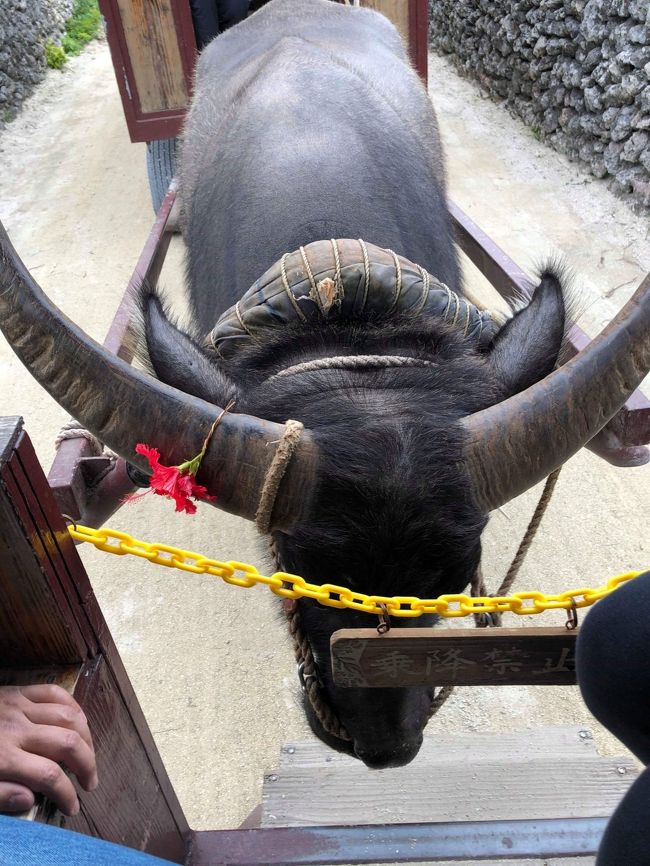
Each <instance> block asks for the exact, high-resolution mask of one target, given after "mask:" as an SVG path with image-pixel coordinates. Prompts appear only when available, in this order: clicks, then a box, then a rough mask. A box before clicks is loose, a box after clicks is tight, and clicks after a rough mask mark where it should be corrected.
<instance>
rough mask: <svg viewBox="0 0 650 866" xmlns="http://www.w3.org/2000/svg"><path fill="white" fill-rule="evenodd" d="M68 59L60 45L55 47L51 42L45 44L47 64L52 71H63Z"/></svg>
mask: <svg viewBox="0 0 650 866" xmlns="http://www.w3.org/2000/svg"><path fill="white" fill-rule="evenodd" d="M67 59H68V58H67V57H66V54H65V51H64V50H63V48H61V46H60V45H55V44H54V42H51V41H50V42H46V43H45V62H46V63H47V65H48V66H49V67H50V69H62V68H63V66H64V64H65V62H66V60H67Z"/></svg>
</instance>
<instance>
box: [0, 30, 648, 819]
mask: <svg viewBox="0 0 650 866" xmlns="http://www.w3.org/2000/svg"><path fill="white" fill-rule="evenodd" d="M431 93H432V96H433V99H434V103H435V105H436V107H437V109H438V112H439V116H440V122H441V127H442V132H443V137H444V141H445V145H446V148H447V159H448V167H449V176H450V184H451V192H452V196H453V197H454V198H455V199H456V200H457V201H458V203H459V204H460V205H461V207H463V208H464V209H465V210H466V211H468V213H469V214H470V215H471V216H472V217H473V218H474V219H475V220H476V221H477V222H478V223H479V224H480V225H481V226H482V227H483V228H484V229H485V230H486V231H487V232H488V233H489V234H490V235H492V236H493V237H494V239H495V240H497V241H498V242H500V243H501V244H502V246H504V248H505V249H506V250H507V251H508V252H509V253H510V254H511V255H513V256H514V258H515V259H516V260H517V261H518V262H519V263H520V264H521V265H523V266H524V267H526V268H530V267H532V265H533V264H534V262H535V261H537V260H539V258H540V256H541V257H543V256H546V255H548V254H552V253H557V252H559V253H561V254H564V255H565V256H566V258H567V260H568V261H569V263H570V264H571V265H572V266H573V268H574V269H575V271H576V273H577V281H578V284H579V286H580V287H581V289H582V291H583V293H584V297H585V299H586V300H585V304H584V306H585V307H586V313H585V316H584V317H583V324H584V326H585V328H586V329H587V330H588V331H589V332H590V333H595V332H597V331H598V329H599V327H600V326H601V325H602V324H603V322H605V321H606V320H608V319H609V318H610V317H611V314H612V311H613V310H614V309H616V308H617V307H619V306H620V304H621V303H622V302H623V301H624V299H625V297H627V296H628V295H629V293H630V292H631V290H632V289H633V287H634V286H635V285H636V284H637V283H638V282H639V281H640V279H641V277H642V276H643V273H644V269H647V268H648V267H650V242H649V240H648V226H647V223H646V222H644V221H643V220H642V219H641V218H640V217H638V216H635V215H633V214H631V213H630V212H629V211H628V210H627V208H626V207H625V206H624V205H623V204H621V203H620V202H619V201H617V200H616V199H615V198H614V197H612V196H611V195H610V193H609V192H608V191H607V190H606V189H605V187H604V185H603V184H602V183H601V182H599V181H595V180H593V179H590V178H588V177H587V176H585V175H583V174H582V173H581V172H580V171H579V170H578V169H576V168H575V167H574V166H571V165H570V164H569V163H568V162H567V161H566V160H564V159H563V158H562V157H560V156H558V155H557V154H554V153H552V152H551V151H549V150H547V149H546V148H545V147H543V146H542V145H541V144H539V143H538V142H537V141H535V139H534V138H533V137H532V135H531V134H530V133H529V132H528V131H526V130H525V129H524V128H523V127H522V126H521V125H520V124H519V123H518V122H516V121H514V120H512V119H511V118H509V117H508V115H507V114H505V112H503V110H502V109H500V108H499V107H497V106H494V105H493V104H492V103H489V102H486V101H484V100H482V99H481V98H480V97H479V96H478V95H477V93H476V91H475V90H474V89H473V87H472V86H471V85H469V84H468V83H466V82H464V81H462V80H460V79H459V78H458V77H457V76H456V74H455V73H454V72H453V71H452V70H451V67H449V66H448V65H447V64H446V63H445V62H444V61H442V60H440V59H437V58H432V69H431ZM0 164H1V172H0V215H1V218H2V220H3V221H4V223H5V225H6V227H7V229H8V231H9V233H10V236H11V237H12V239H13V241H14V243H15V245H16V247H17V249H18V250H19V251H20V253H21V254H22V256H23V257H24V260H25V261H26V263H27V265H28V266H29V267H30V268H31V270H32V272H33V274H34V275H35V277H36V278H37V279H38V280H39V281H40V282H41V284H42V286H43V288H44V289H45V290H46V292H47V293H48V294H49V295H50V297H51V298H52V299H53V300H54V301H55V302H56V303H57V304H59V305H60V306H61V308H62V309H63V310H64V311H65V312H66V313H67V314H68V315H69V316H70V317H71V318H73V319H74V320H75V321H76V322H78V323H79V324H80V325H81V326H82V327H84V328H85V329H86V330H87V331H88V333H90V334H91V335H92V336H93V337H95V338H98V339H100V340H101V339H103V337H104V334H105V331H106V329H107V327H108V324H109V322H110V319H111V316H112V313H113V311H114V309H115V307H116V305H117V302H118V299H119V297H120V295H121V292H122V291H123V288H124V287H125V285H126V283H127V280H128V277H129V274H130V271H131V269H132V267H133V266H134V264H135V262H136V260H137V257H138V254H139V252H140V250H141V248H142V245H143V243H144V241H145V238H146V236H147V233H148V230H149V227H150V224H151V222H152V213H151V206H150V202H149V195H148V189H147V182H146V172H145V154H144V146H143V145H132V144H131V143H130V142H129V139H128V135H127V132H126V126H125V123H124V120H123V117H122V112H121V107H120V103H119V99H118V95H117V87H116V85H115V80H114V77H113V70H112V67H111V63H110V58H109V54H108V49H107V47H106V45H105V44H103V43H101V42H98V43H94V44H93V45H91V46H90V47H89V49H88V50H87V51H86V52H85V53H84V54H83V55H82V56H81V57H79V58H77V59H75V60H73V61H72V62H71V63H70V64H69V66H68V67H67V69H66V70H65V72H64V73H63V74H62V75H61V74H58V73H52V74H51V75H50V76H49V77H48V79H47V80H46V82H45V83H44V84H43V85H42V86H41V87H40V89H39V91H38V92H37V94H36V95H35V96H34V97H33V99H32V100H31V101H30V103H29V105H28V106H27V107H26V109H25V111H24V112H23V113H22V115H21V116H20V117H19V118H18V119H17V120H16V121H15V122H14V123H13V124H11V126H10V127H9V128H7V129H6V130H5V131H4V133H3V134H2V136H0ZM180 246H181V242H180V240H175V241H174V247H175V249H174V250H173V251H172V255H171V256H170V261H169V265H168V266H167V267H166V268H165V272H164V274H163V284H164V285H165V287H166V288H167V290H168V291H169V292H170V294H171V295H173V296H174V297H177V298H178V299H179V303H182V295H181V289H182V270H181V268H180V261H181V255H182V251H181V249H180ZM468 279H469V280H470V282H471V284H472V285H474V286H479V285H480V282H479V281H476V278H475V276H474V275H472V274H468ZM0 396H1V404H0V405H1V408H2V413H3V414H4V415H11V414H21V415H23V416H24V418H25V424H26V428H27V430H28V432H29V433H30V435H31V436H32V438H33V440H34V442H35V445H36V449H37V453H38V455H39V457H40V459H41V462H42V463H43V464H44V466H45V467H49V464H50V462H51V459H52V456H53V441H54V438H55V435H56V433H57V431H58V430H59V428H60V426H61V425H62V424H63V423H64V422H65V420H66V415H65V413H64V412H63V410H61V409H60V408H59V407H58V406H57V405H56V404H55V403H54V402H53V401H52V400H51V399H50V398H49V397H48V396H47V395H46V394H45V393H44V392H43V391H42V390H41V389H40V387H39V386H38V385H36V384H35V382H33V380H32V379H31V378H30V377H29V376H28V374H27V373H26V372H25V371H24V369H23V368H22V367H21V365H20V364H19V362H18V361H17V359H16V358H15V357H14V355H13V354H12V352H11V351H10V350H9V349H8V347H7V346H6V344H5V343H4V342H3V341H1V340H0ZM533 506H534V492H531V493H529V494H527V495H525V496H523V497H521V498H520V499H518V500H517V501H515V502H512V503H510V504H509V505H508V506H506V508H505V509H503V511H501V512H497V513H496V514H495V515H494V517H493V519H492V521H491V524H490V527H489V529H488V531H487V533H486V538H485V572H486V575H487V578H488V581H489V583H490V585H491V586H492V587H495V586H496V584H497V582H498V580H499V579H500V577H501V576H502V575H503V573H504V570H505V568H506V567H507V562H508V559H509V557H510V556H511V555H512V553H513V552H514V550H515V548H516V546H517V544H518V541H519V539H520V537H521V533H522V531H523V528H524V525H525V522H526V520H527V519H528V517H529V515H530V513H531V511H532V508H533ZM649 513H650V468H648V467H645V468H643V469H641V470H634V471H629V470H628V471H621V470H614V469H612V468H611V467H609V466H607V465H605V464H604V463H603V462H602V461H600V460H598V459H597V458H596V457H594V456H593V455H591V454H590V453H588V452H584V453H581V454H579V455H578V456H577V457H576V458H574V459H573V460H572V461H571V462H570V463H569V464H568V465H567V467H566V469H565V471H564V473H563V476H562V479H561V481H560V483H559V487H558V492H557V495H556V499H555V501H554V502H553V504H552V506H551V508H550V510H549V513H548V515H547V518H546V520H545V523H544V526H543V529H542V531H541V533H540V538H539V540H538V541H537V542H536V544H535V546H534V548H533V550H532V552H531V554H530V556H529V559H528V561H527V563H526V566H525V567H524V569H523V571H522V574H521V578H520V582H519V586H520V588H525V589H530V588H537V587H541V588H544V589H547V590H549V591H553V590H556V589H560V588H568V587H570V586H580V585H584V584H592V583H594V582H596V583H597V582H600V581H602V580H603V579H605V578H606V577H608V576H610V575H612V574H615V573H619V572H621V571H624V570H627V569H629V568H632V567H640V566H642V565H650V529H649V527H648V514H649ZM110 523H111V525H113V526H115V527H116V528H119V529H128V531H131V532H133V534H135V535H136V536H139V537H142V538H145V539H148V540H160V541H165V542H167V543H170V544H179V545H182V546H183V547H186V548H189V549H193V550H197V551H201V552H205V553H207V554H209V555H214V556H218V557H220V558H238V559H243V560H247V561H251V562H254V563H257V564H259V563H263V562H264V560H263V550H262V547H261V545H260V543H259V541H258V539H257V538H256V534H255V531H254V530H253V528H252V527H251V526H249V525H247V524H246V523H244V522H243V521H240V520H238V519H236V518H232V517H229V516H223V515H218V514H217V513H216V512H215V511H214V510H213V509H210V508H203V509H201V510H200V511H199V513H198V515H197V516H196V517H195V518H193V519H190V518H186V517H184V516H177V515H174V513H173V511H172V509H171V508H170V506H169V504H168V503H165V502H161V501H158V500H156V501H154V499H153V498H151V499H145V500H143V501H141V502H139V503H137V504H135V505H131V506H128V507H125V508H123V509H122V510H121V511H120V512H119V513H118V515H116V516H115V517H114V518H113V519H112V520H111V522H110ZM81 553H82V556H83V559H84V561H85V563H86V566H87V568H88V570H89V573H90V575H91V578H92V581H93V585H94V587H95V590H96V592H97V595H98V597H99V599H100V603H101V605H102V607H103V609H104V611H105V614H106V617H107V619H108V621H109V624H110V626H111V628H112V630H113V633H114V635H115V638H116V640H117V643H118V646H119V647H120V650H121V652H122V654H123V657H124V660H125V663H126V666H127V669H128V671H129V673H130V675H131V677H132V679H133V682H134V685H135V688H136V691H137V693H138V695H139V697H140V700H141V702H142V705H143V708H144V711H145V714H146V716H147V718H148V720H149V723H150V725H151V728H152V730H153V732H154V735H155V738H156V742H157V743H158V746H159V748H160V751H161V753H162V755H163V758H164V760H165V763H166V765H167V767H168V770H169V773H170V775H171V778H172V781H173V783H174V785H175V786H176V789H177V791H178V794H179V797H180V800H181V802H182V804H183V806H184V808H185V810H186V812H187V816H188V819H189V821H190V824H191V825H193V826H194V827H197V828H205V827H232V826H236V825H237V824H238V823H239V822H240V821H241V820H242V819H243V818H244V817H245V815H246V814H247V813H248V812H249V811H250V809H252V808H253V807H254V806H255V805H256V804H257V802H258V800H259V795H260V787H261V781H262V776H263V773H264V771H265V770H268V769H270V768H272V767H273V766H274V765H275V763H276V760H277V755H278V751H279V749H280V747H281V745H282V743H283V741H285V740H287V739H294V740H295V739H299V738H301V737H306V736H309V734H308V733H307V731H306V727H305V724H304V722H303V720H302V717H301V712H300V709H299V706H298V697H297V679H296V675H295V670H294V665H293V660H292V652H291V648H290V645H289V642H288V639H287V636H286V634H285V631H284V629H283V626H282V625H281V623H280V622H278V621H277V620H278V618H277V614H276V613H275V611H274V608H273V607H272V604H271V599H270V598H269V596H268V594H267V593H265V592H263V591H262V590H259V589H258V590H251V591H249V592H248V593H246V592H244V591H243V590H237V589H233V588H229V587H227V586H222V585H220V584H218V583H217V582H216V581H214V580H212V579H209V578H195V577H193V576H186V575H183V574H180V573H179V574H173V573H171V572H169V571H167V570H162V569H154V568H152V567H150V566H148V565H147V564H146V563H142V562H126V561H124V560H123V559H117V558H110V557H108V556H107V555H106V554H101V553H96V552H94V551H92V550H82V551H81ZM160 572H162V573H160ZM517 624H525V623H521V622H519V621H518V622H517ZM555 723H557V724H563V723H567V724H570V723H579V724H584V725H589V724H591V720H590V718H589V714H588V712H587V711H586V709H585V708H584V706H583V705H582V703H581V701H580V698H579V696H578V695H577V693H576V691H575V690H574V689H566V688H565V689H560V688H557V689H547V690H541V689H538V690H535V689H526V688H511V689H505V688H502V689H492V690H488V689H472V690H460V691H458V692H457V694H456V695H455V696H454V698H452V700H451V701H450V702H449V703H448V704H447V706H446V707H445V708H444V710H443V711H442V712H441V713H440V715H439V716H438V717H437V718H436V719H434V720H433V721H432V722H431V724H430V725H429V728H428V730H427V736H429V737H434V738H435V736H436V732H437V731H440V730H446V731H452V730H459V731H460V730H497V731H498V730H510V729H514V728H526V727H534V726H536V725H544V724H555ZM597 741H598V744H599V746H600V747H601V748H602V749H603V750H605V751H608V750H613V749H617V750H620V747H619V746H618V745H617V744H615V743H614V742H613V741H612V740H611V738H609V737H608V736H607V735H606V734H604V733H603V732H600V731H598V732H597Z"/></svg>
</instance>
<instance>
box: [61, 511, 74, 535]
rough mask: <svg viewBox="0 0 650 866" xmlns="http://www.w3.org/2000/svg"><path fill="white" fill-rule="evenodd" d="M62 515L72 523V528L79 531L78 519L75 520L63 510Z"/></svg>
mask: <svg viewBox="0 0 650 866" xmlns="http://www.w3.org/2000/svg"><path fill="white" fill-rule="evenodd" d="M61 517H63V519H64V520H67V521H68V523H71V524H72V528H73V529H74V531H75V532H78V529H77V521H76V520H73V519H72V517H70V515H69V514H64V513H63V512H61Z"/></svg>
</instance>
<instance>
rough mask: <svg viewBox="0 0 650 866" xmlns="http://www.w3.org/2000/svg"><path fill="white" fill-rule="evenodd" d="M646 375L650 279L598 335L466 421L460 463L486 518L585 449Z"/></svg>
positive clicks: (649, 353)
mask: <svg viewBox="0 0 650 866" xmlns="http://www.w3.org/2000/svg"><path fill="white" fill-rule="evenodd" d="M649 371H650V274H648V276H647V277H646V278H645V280H644V281H643V282H642V283H641V285H640V286H639V288H638V289H637V291H636V292H635V294H634V295H633V297H632V298H631V299H630V300H629V301H628V303H627V304H626V305H625V306H624V307H623V309H622V310H621V312H620V313H619V314H618V315H617V316H616V317H615V318H614V319H613V320H612V321H611V322H610V323H609V325H608V326H607V327H606V328H605V329H604V330H603V331H602V333H601V334H600V335H599V336H598V337H597V338H596V339H595V340H593V342H591V343H590V344H589V345H588V346H587V347H586V348H585V349H583V350H582V351H581V352H580V353H579V354H577V355H576V356H575V357H574V358H573V359H572V360H571V361H569V362H568V363H567V364H565V365H564V366H562V367H560V368H558V369H557V370H555V371H554V372H553V373H551V374H550V375H549V376H547V377H546V378H545V379H543V380H542V381H541V382H537V384H535V385H532V386H531V387H530V388H527V389H526V390H525V391H522V392H521V393H520V394H516V395H515V396H513V397H510V398H508V399H507V400H504V401H503V402H502V403H497V404H496V405H494V406H490V407H489V408H487V409H483V410H481V411H480V412H477V413H475V414H474V415H470V416H468V417H467V418H466V419H465V420H464V422H463V424H464V427H465V432H466V434H467V439H466V443H467V444H466V448H467V450H466V459H467V466H468V470H469V473H470V475H471V477H472V479H473V482H474V488H475V496H476V499H477V502H478V503H479V504H480V505H481V506H482V507H483V508H484V510H485V511H486V512H488V511H492V510H493V509H495V508H498V507H499V506H501V505H503V504H504V503H506V502H508V501H509V500H510V499H513V498H514V497H515V496H518V495H519V494H520V493H523V492H524V491H525V490H527V489H528V488H530V487H532V486H533V485H534V484H536V483H537V482H538V481H541V480H542V479H543V478H545V477H546V476H547V475H548V474H549V473H550V472H552V471H553V470H554V469H557V467H558V466H561V465H562V464H563V463H564V462H565V461H567V460H568V459H569V458H570V457H571V456H572V455H573V454H575V453H576V451H578V450H579V449H580V448H582V447H583V446H584V445H586V444H587V442H589V441H590V440H591V439H592V438H593V437H594V436H595V435H596V434H597V433H598V432H599V430H601V429H602V428H603V427H604V426H605V425H606V424H607V423H608V421H609V420H610V419H611V418H612V417H613V416H614V415H615V414H616V413H617V412H618V410H619V409H620V408H621V407H622V406H623V404H624V403H625V401H626V400H627V399H628V397H629V396H630V394H632V392H633V391H634V390H635V389H636V388H637V387H638V386H639V384H640V383H641V382H642V381H643V379H644V377H645V376H646V375H647V374H648V372H649Z"/></svg>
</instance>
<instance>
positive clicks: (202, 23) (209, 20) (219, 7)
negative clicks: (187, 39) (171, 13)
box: [190, 0, 249, 51]
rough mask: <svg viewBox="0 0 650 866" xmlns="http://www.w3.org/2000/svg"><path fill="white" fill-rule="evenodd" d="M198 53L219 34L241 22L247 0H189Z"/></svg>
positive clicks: (245, 12)
mask: <svg viewBox="0 0 650 866" xmlns="http://www.w3.org/2000/svg"><path fill="white" fill-rule="evenodd" d="M190 6H191V7H192V20H193V21H194V34H195V36H196V45H197V48H198V49H199V51H200V50H201V49H202V48H203V47H204V46H205V45H207V44H208V42H210V41H211V40H212V39H214V37H215V36H217V35H218V34H219V33H223V31H224V30H227V29H228V28H229V27H232V26H233V24H238V23H239V22H240V21H243V20H244V18H245V17H246V15H247V14H248V7H249V0H190Z"/></svg>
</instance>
